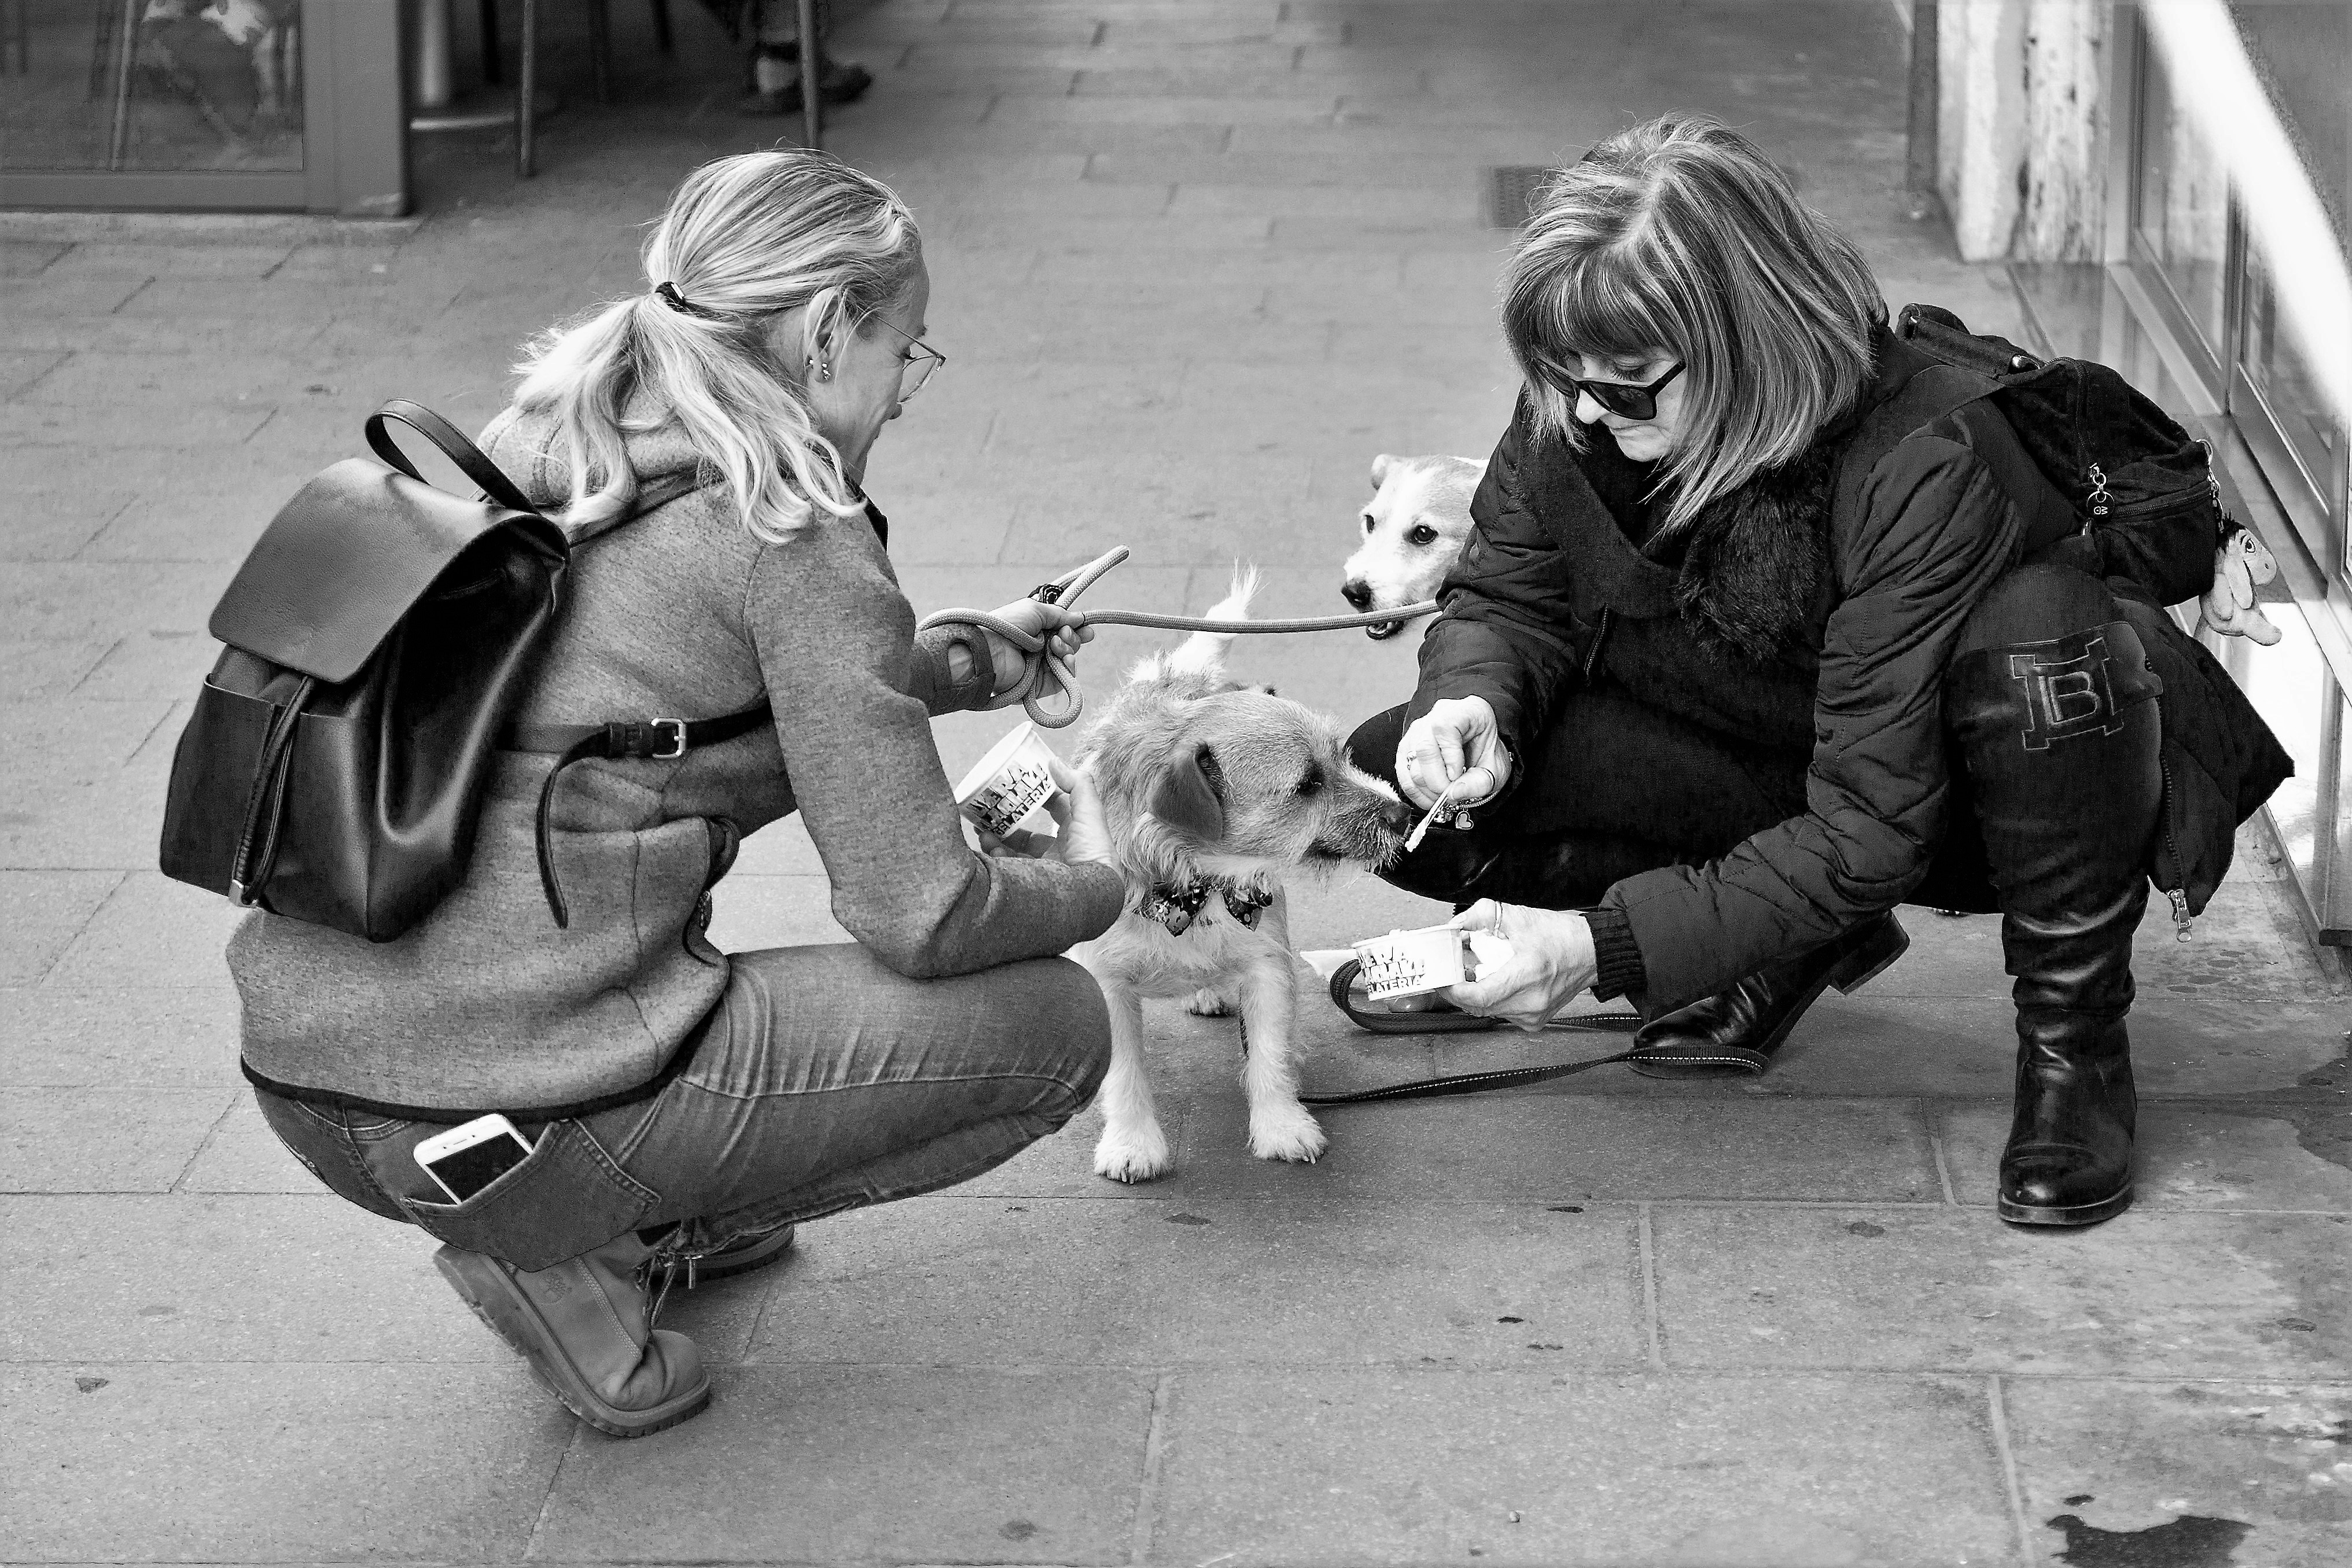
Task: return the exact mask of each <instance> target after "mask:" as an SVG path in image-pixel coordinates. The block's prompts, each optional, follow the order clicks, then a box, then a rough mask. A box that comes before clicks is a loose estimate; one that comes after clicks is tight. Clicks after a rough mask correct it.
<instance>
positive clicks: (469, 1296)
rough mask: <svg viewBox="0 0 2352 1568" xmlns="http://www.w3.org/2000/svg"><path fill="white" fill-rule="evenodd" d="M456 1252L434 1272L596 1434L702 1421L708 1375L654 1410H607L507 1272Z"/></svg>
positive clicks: (436, 1262)
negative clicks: (508, 1276)
mask: <svg viewBox="0 0 2352 1568" xmlns="http://www.w3.org/2000/svg"><path fill="white" fill-rule="evenodd" d="M456 1250H457V1249H456V1248H454V1247H443V1248H441V1250H440V1251H438V1252H436V1253H435V1254H434V1255H433V1267H434V1268H437V1269H439V1270H440V1271H441V1278H442V1279H446V1280H447V1281H449V1285H450V1288H451V1289H454V1290H456V1291H457V1297H458V1299H459V1300H462V1301H464V1302H465V1303H466V1305H467V1306H468V1307H470V1308H472V1309H473V1311H474V1316H476V1317H477V1318H479V1319H481V1320H482V1323H483V1325H484V1326H485V1327H486V1328H488V1330H489V1331H490V1332H492V1333H494V1334H496V1335H498V1336H499V1338H500V1339H502V1340H504V1341H506V1342H507V1343H508V1344H509V1345H510V1346H512V1347H513V1348H514V1350H515V1351H516V1352H517V1353H519V1354H520V1355H521V1356H522V1358H523V1359H524V1360H525V1361H527V1362H529V1363H530V1371H531V1375H532V1376H533V1377H536V1378H537V1379H539V1381H540V1384H541V1386H542V1387H544V1388H545V1389H546V1390H547V1391H548V1392H549V1393H550V1394H553V1395H555V1397H556V1398H557V1399H559V1400H561V1401H562V1405H563V1407H564V1408H565V1409H566V1410H569V1411H571V1412H572V1415H577V1416H578V1417H579V1418H580V1419H581V1420H583V1421H584V1422H586V1423H587V1424H588V1425H589V1426H593V1427H594V1428H595V1429H596V1430H597V1431H599V1432H602V1433H604V1434H605V1435H606V1436H612V1437H649V1436H653V1434H655V1433H656V1432H666V1431H667V1430H668V1429H669V1428H671V1427H672V1426H677V1424H678V1423H680V1422H682V1421H687V1420H690V1419H692V1418H693V1417H694V1416H697V1415H701V1414H702V1412H703V1409H704V1407H705V1406H707V1405H709V1403H710V1378H709V1374H708V1373H705V1374H704V1376H703V1379H702V1384H701V1386H700V1387H698V1388H695V1389H692V1390H689V1391H688V1392H687V1393H685V1394H679V1395H678V1396H677V1398H675V1399H672V1400H670V1401H668V1402H667V1404H663V1405H656V1406H654V1407H653V1408H652V1409H651V1410H643V1411H639V1410H622V1409H619V1408H617V1407H616V1406H614V1405H607V1404H606V1403H605V1402H604V1400H602V1399H599V1398H598V1397H597V1396H596V1394H595V1391H594V1390H593V1389H591V1388H590V1387H589V1386H588V1385H587V1384H586V1383H585V1382H583V1380H582V1378H581V1376H580V1373H578V1371H577V1370H575V1369H574V1368H573V1367H572V1358H571V1357H569V1356H567V1355H565V1354H564V1353H563V1352H562V1346H561V1345H560V1344H559V1343H558V1342H557V1341H556V1338H555V1335H554V1332H553V1331H551V1330H550V1329H549V1328H548V1326H547V1322H546V1320H545V1319H543V1318H541V1316H540V1315H539V1310H538V1309H537V1308H535V1307H533V1306H532V1305H531V1304H530V1299H529V1298H527V1297H525V1296H524V1295H523V1294H522V1293H521V1292H520V1291H519V1290H517V1289H515V1288H514V1282H513V1281H512V1280H510V1279H508V1278H507V1276H506V1271H505V1270H504V1269H502V1268H499V1266H498V1265H497V1264H495V1263H493V1262H491V1261H490V1260H489V1259H488V1258H483V1259H482V1260H481V1261H480V1262H479V1263H478V1264H476V1263H475V1262H474V1261H473V1255H471V1254H468V1255H466V1256H465V1257H453V1256H451V1255H452V1254H453V1253H454V1252H456Z"/></svg>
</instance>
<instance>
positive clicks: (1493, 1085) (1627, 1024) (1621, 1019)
mask: <svg viewBox="0 0 2352 1568" xmlns="http://www.w3.org/2000/svg"><path fill="white" fill-rule="evenodd" d="M1362 967H1363V966H1362V965H1361V964H1360V963H1358V962H1357V961H1356V960H1354V959H1352V958H1351V959H1349V961H1348V962H1347V963H1343V964H1341V965H1340V966H1339V968H1338V969H1336V970H1334V971H1332V973H1331V1002H1332V1005H1334V1006H1336V1007H1338V1008H1339V1011H1340V1012H1342V1013H1345V1014H1346V1015H1347V1016H1348V1018H1349V1022H1351V1023H1353V1024H1354V1025H1355V1026H1357V1027H1358V1028H1360V1029H1368V1030H1370V1032H1371V1033H1373V1034H1376V1035H1432V1034H1455V1033H1462V1032H1465V1031H1468V1030H1473V1029H1492V1028H1496V1027H1499V1026H1501V1024H1502V1022H1503V1021H1502V1020H1501V1019H1500V1018H1481V1017H1479V1016H1476V1015H1475V1014H1470V1013H1390V1012H1368V1011H1366V1010H1365V1009H1363V1008H1361V1007H1359V1006H1357V1005H1355V1004H1354V1003H1353V1002H1352V1001H1350V1000H1349V993H1350V992H1351V990H1352V989H1353V987H1354V985H1355V982H1356V975H1357V973H1358V972H1359V971H1360V969H1361V968H1362ZM1641 1026H1642V1020H1641V1017H1640V1016H1639V1015H1638V1014H1633V1013H1591V1014H1587V1015H1585V1016H1582V1017H1578V1018H1555V1019H1553V1020H1552V1021H1551V1022H1550V1023H1549V1025H1547V1026H1546V1027H1548V1028H1553V1029H1574V1030H1578V1031H1581V1032H1587V1033H1592V1034H1622V1033H1623V1032H1625V1031H1627V1030H1631V1029H1638V1028H1640V1027H1641ZM1242 1044H1243V1047H1244V1049H1246V1048H1247V1047H1248V1044H1249V1042H1248V1039H1247V1037H1244V1039H1243V1042H1242ZM1635 1055H1636V1053H1635V1052H1634V1051H1633V1050H1631V1049H1627V1050H1622V1051H1619V1052H1617V1053H1616V1054H1615V1055H1613V1056H1606V1057H1590V1058H1586V1059H1584V1060H1582V1061H1573V1062H1554V1063H1551V1064H1549V1066H1545V1067H1536V1068H1502V1069H1500V1070H1498V1071H1495V1072H1465V1073H1456V1074H1454V1076H1452V1077H1450V1078H1424V1079H1414V1080H1413V1081H1412V1082H1411V1083H1391V1084H1383V1085H1381V1087H1380V1088H1378V1089H1357V1090H1356V1091H1355V1092H1354V1093H1352V1094H1302V1095H1300V1096H1299V1097H1298V1103H1299V1104H1301V1105H1369V1104H1371V1103H1373V1102H1375V1101H1378V1100H1432V1099H1435V1098H1437V1097H1438V1096H1440V1095H1448V1094H1483V1093H1485V1092H1486V1090H1488V1089H1511V1088H1515V1087H1517V1085H1520V1084H1526V1083H1542V1082H1544V1081H1546V1080H1547V1079H1555V1078H1566V1077H1568V1076H1569V1075H1570V1074H1571V1073H1580V1072H1586V1071H1589V1070H1591V1068H1600V1067H1607V1066H1608V1065H1609V1064H1610V1063H1612V1062H1629V1061H1632V1060H1633V1059H1634V1057H1635Z"/></svg>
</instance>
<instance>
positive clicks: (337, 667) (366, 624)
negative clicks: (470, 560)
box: [208, 458, 566, 685]
mask: <svg viewBox="0 0 2352 1568" xmlns="http://www.w3.org/2000/svg"><path fill="white" fill-rule="evenodd" d="M500 532H506V533H509V534H510V535H512V536H513V538H514V539H515V540H517V541H519V542H521V543H523V544H525V545H527V546H529V547H530V548H531V549H533V550H536V551H537V552H540V553H541V554H543V555H545V556H546V558H547V560H548V562H549V563H550V564H551V566H554V567H557V568H560V567H561V566H562V563H563V562H564V560H565V556H566V550H565V545H564V541H563V534H562V531H561V530H560V529H558V528H557V527H556V526H555V524H553V523H551V522H550V521H547V520H546V519H545V518H543V517H541V516H539V515H537V514H536V513H533V512H527V511H516V510H510V509H509V508H507V507H503V506H499V505H497V504H495V503H493V502H490V501H484V500H466V499H464V498H463V497H459V496H454V495H451V494H449V493H448V492H447V491H446V490H442V489H436V488H435V487H434V486H432V485H429V484H425V482H423V481H422V480H419V479H410V478H409V477H408V476H406V475H405V474H400V473H395V472H394V471H393V470H392V469H391V468H386V467H384V466H383V464H381V463H374V462H370V461H369V460H368V459H366V458H345V459H344V460H343V461H341V462H340V463H337V464H335V465H334V466H333V467H332V468H328V469H326V470H325V471H324V472H322V473H320V475H319V476H318V477H317V478H316V479H312V480H311V481H310V483H309V484H307V485H305V486H303V487H302V489H301V490H300V491H299V493H297V494H296V496H295V497H294V499H293V500H290V501H289V502H287V503H286V505H285V507H284V508H283V509H282V510H280V511H279V512H278V515H277V516H276V517H275V518H273V519H271V520H270V523H269V526H268V529H266V530H264V531H263V532H262V535H261V538H260V540H259V541H258V542H256V543H255V545H254V547H253V551H252V553H250V554H249V555H247V557H246V559H245V564H244V565H242V566H240V567H239V568H238V569H237V574H236V577H235V578H234V579H233V580H232V581H231V582H230V584H229V585H228V591H227V592H226V594H223V595H221V601H220V604H219V605H217V606H215V609H214V610H213V616H212V620H211V622H210V625H209V627H208V629H209V630H210V631H211V633H212V635H213V636H214V637H216V638H217V639H219V640H220V641H222V642H225V643H226V644H228V645H229V646H230V647H237V648H243V649H244V650H245V651H247V653H252V654H257V655H258V656H260V657H261V658H265V659H268V660H269V661H270V662H271V663H273V664H279V665H283V666H285V667H287V668H290V669H297V670H299V671H301V672H302V673H303V674H305V675H309V676H315V677H317V678H318V679H320V680H322V681H325V682H327V683H328V684H330V685H335V684H340V683H341V682H342V681H345V680H349V679H351V678H352V676H353V675H355V674H357V673H358V672H359V669H360V667H361V666H362V665H363V664H365V663H366V662H367V660H368V658H369V657H370V656H371V655H372V654H373V653H374V652H375V650H376V649H377V647H380V646H381V645H382V644H383V639H384V638H385V637H387V636H388V635H390V633H391V631H392V629H393V628H394V626H397V625H399V624H400V622H401V620H402V619H403V618H404V616H407V615H408V613H409V611H410V610H411V609H412V608H414V607H415V605H416V603H417V601H418V600H419V599H421V598H423V597H424V596H425V594H426V592H427V591H429V590H430V589H431V588H432V586H433V584H435V583H436V582H437V581H438V580H439V579H440V577H441V576H442V574H444V573H445V572H446V571H447V570H448V569H449V567H450V566H451V565H452V564H453V563H456V562H457V559H458V557H460V556H462V555H463V554H465V553H466V552H467V550H468V549H470V548H472V547H473V546H474V545H475V544H477V543H478V542H481V541H482V540H483V539H485V538H488V537H490V536H492V535H494V534H498V533H500Z"/></svg>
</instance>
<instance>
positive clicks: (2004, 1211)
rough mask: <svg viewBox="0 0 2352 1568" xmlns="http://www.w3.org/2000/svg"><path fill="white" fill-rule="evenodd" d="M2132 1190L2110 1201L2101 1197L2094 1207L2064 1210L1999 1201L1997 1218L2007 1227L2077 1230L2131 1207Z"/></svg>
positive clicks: (2117, 1195) (2073, 1207)
mask: <svg viewBox="0 0 2352 1568" xmlns="http://www.w3.org/2000/svg"><path fill="white" fill-rule="evenodd" d="M2131 1201H2132V1189H2131V1188H2129V1187H2126V1188H2125V1189H2124V1190H2123V1191H2122V1192H2119V1193H2117V1194H2116V1195H2115V1196H2113V1197H2111V1198H2101V1199H2100V1200H2099V1201H2098V1202H2097V1203H2095V1204H2071V1205H2067V1206H2066V1207H2064V1208H2046V1207H2042V1206H2040V1205H2033V1204H2019V1203H2011V1201H2010V1200H2009V1199H2007V1198H2002V1199H2000V1217H2001V1218H2003V1219H2005V1220H2007V1221H2008V1222H2009V1223H2010V1224H2011V1225H2039V1226H2064V1227H2069V1228H2079V1227H2081V1226H2086V1225H2097V1224H2098V1223H2099V1222H2101V1221H2102V1220H2110V1219H2113V1218H2115V1217H2116V1215H2119V1214H2121V1213H2123V1212H2124V1210H2126V1209H2127V1208H2129V1207H2131Z"/></svg>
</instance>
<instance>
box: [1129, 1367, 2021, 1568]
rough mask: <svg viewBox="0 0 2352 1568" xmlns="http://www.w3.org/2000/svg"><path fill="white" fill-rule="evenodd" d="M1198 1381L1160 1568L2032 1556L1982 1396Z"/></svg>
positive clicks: (1914, 1390)
mask: <svg viewBox="0 0 2352 1568" xmlns="http://www.w3.org/2000/svg"><path fill="white" fill-rule="evenodd" d="M1174 1382H1175V1387H1174V1391H1173V1394H1172V1396H1171V1400H1170V1412H1169V1419H1168V1423H1167V1426H1168V1433H1169V1436H1168V1438H1167V1441H1166V1461H1165V1462H1166V1474H1165V1477H1164V1479H1162V1480H1161V1481H1160V1486H1159V1489H1158V1492H1157V1496H1156V1498H1155V1505H1156V1506H1155V1510H1154V1511H1155V1518H1156V1521H1157V1528H1156V1530H1155V1531H1154V1535H1153V1549H1154V1550H1153V1555H1154V1558H1155V1560H1162V1561H1167V1562H1171V1563H1202V1562H1204V1561H1215V1560H1217V1558H1218V1557H1219V1554H1221V1553H1224V1554H1229V1555H1227V1556H1226V1557H1225V1558H1224V1561H1226V1562H1229V1563H1235V1564H1258V1563H1268V1564H1272V1563H1284V1564H1289V1563H1297V1564H1323V1563H1331V1564H1337V1563H1438V1562H1452V1563H1460V1562H1464V1561H1467V1560H1469V1559H1470V1558H1471V1557H1473V1556H1475V1557H1476V1558H1477V1559H1478V1560H1479V1561H1482V1562H1492V1563H1529V1564H1534V1563H1544V1564H1552V1563H1592V1564H1603V1563H1606V1564H1629V1565H1630V1564H1636V1563H1675V1564H1690V1565H1696V1564H1722V1565H1725V1568H1730V1565H1734V1564H1737V1565H1738V1568H1823V1565H1827V1564H1833V1563H1869V1564H1871V1565H1872V1568H1911V1565H1914V1564H1916V1565H1922V1568H1924V1565H1925V1564H1928V1563H1986V1562H2010V1561H2013V1560H2014V1559H2015V1557H2016V1555H2017V1552H2018V1546H2017V1536H2016V1530H2015V1526H2014V1525H2013V1523H2012V1521H2011V1514H2010V1511H2009V1508H2008V1504H2007V1500H2006V1498H2005V1495H2004V1492H2003V1489H2002V1484H2001V1476H2000V1463H1999V1459H1998V1458H1997V1454H1996V1450H1995V1447H1994V1441H1993V1436H1992V1434H1991V1431H1990V1412H1989V1410H1988V1406H1987V1403H1986V1396H1985V1390H1984V1388H1983V1385H1982V1384H1981V1383H1980V1382H1979V1381H1976V1380H1969V1379H1960V1378H1939V1377H1921V1378H1905V1379H1893V1378H1887V1379H1878V1378H1872V1379H1836V1378H1707V1377H1696V1376H1675V1375H1658V1374H1640V1373H1632V1374H1625V1373H1619V1374H1601V1373H1558V1374H1554V1375H1550V1376H1546V1375H1544V1374H1542V1373H1517V1372H1513V1373H1502V1372H1496V1373H1431V1372H1414V1371H1405V1370H1402V1369H1395V1368H1381V1369H1377V1370H1375V1369H1364V1370H1359V1371H1339V1370H1331V1371H1313V1372H1309V1371H1304V1370H1287V1369H1286V1370H1281V1371H1261V1370H1258V1369H1255V1368H1234V1369H1229V1370H1216V1371H1202V1372H1186V1373H1180V1374H1179V1375H1178V1376H1177V1377H1176V1379H1175V1380H1174ZM1795 1410H1801V1411H1804V1412H1805V1413H1806V1418H1805V1420H1804V1422H1803V1433H1804V1436H1803V1438H1802V1445H1803V1447H1804V1448H1805V1450H1806V1454H1805V1462H1804V1465H1803V1467H1802V1469H1801V1471H1799V1470H1795V1469H1792V1468H1791V1467H1790V1465H1789V1463H1788V1459H1789V1451H1788V1450H1789V1446H1790V1442H1791V1441H1792V1438H1791V1435H1790V1426H1789V1415H1790V1412H1791V1411H1795Z"/></svg>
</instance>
